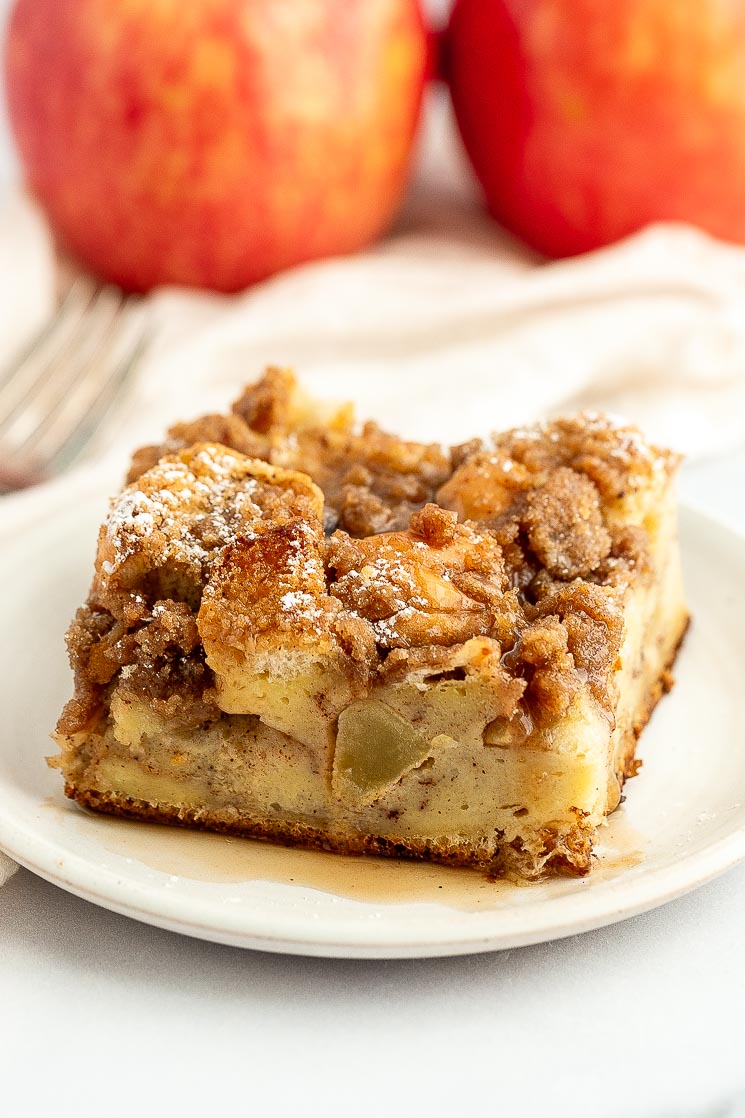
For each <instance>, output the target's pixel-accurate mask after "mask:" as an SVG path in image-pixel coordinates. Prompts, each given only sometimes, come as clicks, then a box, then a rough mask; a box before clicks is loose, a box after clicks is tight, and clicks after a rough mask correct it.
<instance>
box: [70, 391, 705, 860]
mask: <svg viewBox="0 0 745 1118" xmlns="http://www.w3.org/2000/svg"><path fill="white" fill-rule="evenodd" d="M677 465H678V460H677V458H676V456H675V455H673V454H671V453H669V452H667V451H664V450H659V449H657V448H655V447H651V446H650V445H649V444H648V443H646V442H645V441H644V439H643V438H642V437H641V435H640V434H639V433H638V432H637V431H636V430H634V429H632V428H628V427H620V426H616V425H614V424H612V423H611V422H609V421H608V420H607V419H604V418H602V417H600V416H597V415H587V414H585V415H579V416H575V417H570V418H568V419H560V420H556V421H555V422H551V423H546V424H543V425H539V426H535V427H529V428H525V429H521V430H516V431H509V432H507V433H506V434H501V435H496V436H494V437H493V438H492V439H491V440H489V441H488V442H474V443H471V444H468V445H467V446H462V447H456V448H453V449H452V450H449V451H448V450H443V449H442V448H441V447H438V446H427V445H422V444H419V443H412V442H404V441H402V440H400V439H397V438H395V437H393V436H391V435H388V434H386V433H384V432H383V431H381V430H380V429H379V428H378V427H376V426H375V425H374V424H367V425H365V426H364V427H362V428H357V427H356V426H354V424H353V420H352V416H351V413H350V411H349V409H342V410H341V411H336V412H334V411H333V410H329V409H326V410H323V409H320V408H315V407H314V406H313V405H311V404H310V403H309V402H308V401H307V400H305V399H304V398H303V397H302V395H301V394H300V392H299V391H298V389H297V386H296V384H295V381H294V379H293V378H292V376H291V375H290V374H288V373H285V372H280V371H276V370H271V371H269V372H268V373H267V374H265V376H264V377H263V378H262V380H260V381H259V382H258V383H257V384H255V385H253V386H251V387H249V388H248V389H247V390H246V392H244V394H243V395H242V397H241V398H240V399H239V400H238V401H237V403H236V404H235V405H234V406H233V409H232V411H231V412H230V413H229V414H228V415H211V416H206V417H204V418H202V419H200V420H197V421H196V422H194V423H189V424H180V425H178V426H176V427H174V428H172V430H171V431H170V432H169V435H168V438H167V440H166V442H165V443H163V445H161V446H159V447H146V448H144V449H142V450H141V451H138V453H137V454H136V455H135V458H134V461H133V466H132V470H131V473H130V477H129V484H128V485H127V487H126V488H125V489H124V491H123V492H122V493H121V494H120V495H119V496H118V497H116V498H114V500H113V501H112V506H111V511H110V513H109V516H108V518H107V520H106V522H105V523H104V525H103V527H102V528H101V532H100V535H99V541H98V556H97V560H96V569H95V576H94V580H93V585H92V588H91V592H90V596H89V599H88V602H87V604H86V605H85V606H84V607H83V608H82V609H81V610H79V612H78V614H77V616H76V618H75V620H74V621H73V624H72V626H71V629H70V632H69V635H68V643H69V648H70V655H71V659H72V664H73V667H74V669H75V681H76V682H75V695H74V697H73V698H72V699H71V700H70V702H69V703H68V704H67V706H66V708H65V710H64V712H63V714H62V716H61V718H60V721H59V725H58V727H57V732H56V738H57V741H58V742H59V744H60V746H61V747H62V753H61V755H60V756H59V757H57V758H55V759H54V760H53V762H52V763H53V764H55V765H57V766H59V767H60V768H61V769H62V772H63V774H64V778H65V790H66V792H67V795H68V796H71V797H72V798H74V799H76V800H77V801H78V802H79V803H81V804H84V805H86V806H88V807H91V808H94V809H96V810H98V811H105V812H110V813H114V814H117V815H125V816H131V817H134V818H140V819H150V820H161V821H163V822H167V823H178V824H182V825H186V826H194V827H201V828H207V829H210V830H218V831H225V832H230V833H234V834H239V835H247V836H254V837H260V838H268V839H274V840H276V841H279V842H286V843H296V844H299V845H305V846H315V847H322V848H324V849H328V850H335V851H344V852H359V853H378V854H390V855H396V856H406V857H412V858H428V859H433V860H436V861H441V862H449V863H452V864H457V865H474V864H475V865H479V866H483V867H486V868H487V869H488V870H489V871H490V872H492V873H494V874H510V875H518V876H521V877H526V878H532V877H536V876H538V875H540V874H541V873H544V872H569V873H577V874H582V873H586V872H587V870H588V869H589V867H590V860H591V853H592V845H593V840H594V838H595V835H596V830H597V828H598V826H599V825H600V824H602V823H603V821H604V819H605V818H606V816H607V814H608V813H609V812H611V811H613V809H614V808H615V807H616V806H617V804H618V802H619V798H620V794H621V787H622V785H623V782H624V779H625V778H626V777H627V776H629V775H632V774H633V773H634V772H635V770H636V764H637V763H636V762H635V760H634V752H635V747H636V740H637V738H638V736H639V733H640V732H641V730H642V729H643V727H644V725H645V723H646V721H647V719H648V718H649V716H650V713H651V711H652V709H653V708H654V706H655V704H656V702H657V700H658V699H659V697H660V695H661V694H662V692H663V691H664V690H666V689H667V688H668V687H669V685H670V682H671V680H670V675H669V669H670V667H671V665H672V663H673V660H674V659H675V653H676V650H677V648H678V646H679V644H680V641H681V639H682V637H683V634H684V632H685V628H686V625H687V620H688V618H687V612H686V607H685V603H684V598H683V589H682V582H681V575H680V565H679V556H678V544H677V536H676V513H675V504H674V494H673V480H674V476H675V473H676V469H677Z"/></svg>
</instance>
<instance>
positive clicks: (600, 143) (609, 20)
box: [448, 0, 745, 256]
mask: <svg viewBox="0 0 745 1118" xmlns="http://www.w3.org/2000/svg"><path fill="white" fill-rule="evenodd" d="M448 49H449V71H450V83H451V88H452V94H453V101H454V104H455V110H456V114H457V118H458V123H459V126H460V131H461V134H462V136H463V140H464V142H465V146H466V148H467V150H468V153H469V155H470V158H471V160H472V162H473V166H474V168H475V170H476V173H477V175H478V177H479V179H480V180H481V183H482V185H483V188H484V192H485V194H486V198H487V202H488V206H489V209H490V211H491V212H492V213H493V214H494V216H495V217H496V218H497V219H498V220H499V221H500V222H502V223H503V224H504V225H506V226H507V228H508V229H510V230H512V231H513V232H515V233H517V234H518V235H519V236H521V237H523V238H524V239H525V240H526V241H528V243H529V244H531V245H532V246H534V247H535V248H537V249H538V250H540V251H541V252H544V253H547V254H548V255H551V256H565V255H571V254H573V253H578V252H583V251H585V250H586V249H592V248H596V247H597V246H599V245H604V244H607V243H609V242H611V241H614V240H616V239H618V238H619V237H622V236H624V235H626V234H628V233H631V232H633V231H634V230H637V229H639V228H641V227H642V226H644V225H646V224H647V223H648V222H651V221H658V220H673V221H688V222H693V223H695V224H697V225H699V226H701V227H702V228H704V229H707V230H708V231H709V232H711V233H714V234H716V235H718V236H721V237H724V238H726V239H730V240H736V241H745V0H612V2H610V3H600V2H599V0H457V3H456V6H455V9H454V12H453V15H452V19H451V23H450V28H449V48H448Z"/></svg>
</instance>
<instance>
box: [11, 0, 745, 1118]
mask: <svg viewBox="0 0 745 1118" xmlns="http://www.w3.org/2000/svg"><path fill="white" fill-rule="evenodd" d="M7 7H8V3H7V0H0V26H1V25H2V20H3V16H4V13H5V11H6V10H7ZM16 173H17V172H16V165H15V161H14V159H13V156H12V154H11V149H10V143H9V139H8V136H7V130H4V125H3V118H2V113H0V187H2V186H6V185H7V184H8V183H10V182H12V181H13V178H14V176H15V174H16ZM682 490H683V496H684V497H685V498H688V499H690V500H692V501H694V502H696V503H698V504H701V505H702V506H703V507H705V508H707V509H708V510H709V511H711V512H712V513H714V514H719V515H723V516H725V517H727V518H728V519H730V520H731V521H734V522H736V523H739V526H740V527H741V529H742V530H743V531H745V501H743V496H742V494H743V492H745V451H741V452H740V453H738V454H735V455H730V456H728V457H727V458H726V459H721V460H718V461H710V462H708V463H706V464H704V465H697V466H695V467H693V466H691V467H687V468H686V469H685V471H684V476H683V484H682ZM744 944H745V866H741V867H739V868H737V869H734V870H732V871H730V872H729V873H728V874H726V875H725V876H724V877H722V878H720V879H719V880H718V881H716V882H714V883H712V884H710V885H708V886H706V887H704V888H702V889H700V890H698V891H697V892H696V893H694V894H692V895H690V896H688V897H685V898H683V899H681V900H678V901H675V902H673V903H671V904H669V905H667V906H665V907H664V908H662V909H659V910H657V911H655V912H651V913H648V914H646V915H643V916H639V917H636V918H634V919H632V920H628V921H626V922H625V923H622V924H619V925H616V926H615V927H610V928H606V929H603V930H601V931H597V932H592V933H589V934H586V935H583V936H578V937H574V938H572V939H568V940H563V941H559V942H556V943H548V944H544V945H542V946H537V947H530V948H523V949H520V950H514V951H509V952H504V953H495V954H490V955H482V956H472V957H466V958H462V959H457V958H456V959H443V960H431V961H426V960H424V961H407V962H345V961H324V960H319V959H302V958H293V957H283V956H280V955H268V954H260V953H256V952H248V951H241V950H238V949H233V948H228V947H220V946H216V945H212V944H209V943H203V942H199V941H197V940H190V939H187V938H184V937H179V936H177V935H174V934H171V933H168V932H163V931H159V930H157V929H155V928H150V927H147V926H145V925H143V924H138V923H136V922H135V921H133V920H129V919H126V918H125V917H121V916H116V915H114V914H112V913H109V912H106V911H104V910H102V909H98V908H96V907H95V906H93V905H91V904H88V903H87V902H85V901H81V900H78V899H77V898H76V897H73V896H70V895H68V894H66V893H64V892H63V891H62V890H60V889H57V888H55V887H54V886H52V885H49V884H47V883H46V882H44V881H42V880H40V879H38V878H36V877H34V876H33V875H32V874H30V873H28V872H27V871H25V870H21V871H19V872H18V874H17V875H16V876H15V877H14V878H13V879H12V880H11V881H10V883H9V884H8V885H7V886H5V887H4V888H2V889H0V1114H3V1115H8V1116H15V1115H29V1116H32V1118H35V1116H36V1115H42V1114H43V1115H46V1114H48V1113H49V1114H54V1115H57V1116H64V1115H67V1114H70V1115H72V1114H75V1115H81V1114H82V1115H88V1114H94V1113H97V1112H99V1111H100V1112H102V1113H104V1114H106V1115H108V1116H112V1118H113V1116H117V1115H125V1114H126V1115H132V1114H133V1113H135V1114H137V1113H141V1114H145V1115H147V1114H156V1113H158V1114H167V1113H168V1114H171V1113H172V1114H180V1115H191V1114H194V1115H197V1114H199V1115H202V1114H224V1113H226V1112H228V1111H229V1112H230V1113H235V1114H241V1115H242V1114H260V1113H271V1114H275V1115H284V1114H289V1113H291V1112H293V1113H298V1112H299V1113H307V1114H310V1115H316V1114H319V1115H320V1114H324V1115H336V1114H339V1115H341V1114H344V1115H347V1114H351V1115H355V1116H359V1115H367V1114H370V1115H372V1114H375V1115H377V1114H380V1113H382V1112H384V1111H387V1112H389V1113H391V1114H394V1115H397V1114H404V1113H411V1114H415V1115H419V1114H422V1115H432V1116H437V1115H459V1116H460V1115H464V1116H466V1115H471V1114H474V1113H476V1112H477V1111H483V1112H485V1113H487V1114H500V1115H505V1116H509V1118H511V1116H512V1115H518V1114H519V1115H525V1116H528V1118H532V1116H533V1115H535V1116H543V1115H551V1118H561V1116H563V1115H574V1116H578V1118H584V1116H585V1115H603V1116H604V1115H608V1116H618V1118H629V1116H633V1118H636V1116H638V1118H646V1116H649V1118H688V1116H691V1118H693V1116H696V1118H740V1116H745V1043H744V1038H743V1024H742V1022H743V1012H744V1010H743V1007H744V1006H745V952H744V950H743V945H744Z"/></svg>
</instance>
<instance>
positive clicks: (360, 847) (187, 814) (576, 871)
mask: <svg viewBox="0 0 745 1118" xmlns="http://www.w3.org/2000/svg"><path fill="white" fill-rule="evenodd" d="M65 795H66V796H67V797H68V798H69V799H71V800H75V801H76V802H77V803H79V804H80V805H81V806H82V807H87V808H89V809H90V810H91V811H95V812H98V813H99V814H102V815H114V816H119V817H121V818H125V819H137V820H140V821H141V822H143V823H160V824H165V825H166V826H174V827H188V828H190V829H192V830H198V831H210V832H214V833H217V834H223V835H235V836H236V837H238V838H248V839H258V840H260V841H264V842H274V843H279V844H280V845H282V846H299V847H303V848H306V849H308V848H309V849H311V850H325V851H328V852H329V853H332V854H348V855H355V856H356V855H378V856H382V857H386V858H410V859H414V860H416V861H426V862H436V863H439V864H440V865H448V866H461V867H464V868H469V867H470V868H473V867H477V868H480V869H483V870H486V871H487V872H488V874H489V877H490V878H495V879H496V878H500V877H512V876H518V877H521V878H522V877H526V876H530V866H532V865H533V864H534V862H535V861H536V860H538V861H541V862H542V863H543V866H544V872H549V873H551V874H566V875H568V876H573V877H582V876H584V875H585V874H587V873H588V872H589V870H590V866H591V855H592V838H593V833H594V828H593V827H590V826H589V825H587V824H585V823H584V821H583V820H582V819H581V818H578V819H577V821H576V825H575V826H574V827H573V828H572V829H571V830H570V831H569V832H567V833H561V834H560V833H558V832H557V831H554V830H552V829H551V828H545V830H544V832H543V833H542V836H541V838H542V841H543V850H542V851H541V852H540V853H539V854H536V853H532V854H530V855H526V854H525V852H524V851H523V849H522V845H521V843H520V842H519V841H516V842H513V843H508V844H505V845H503V846H501V847H498V849H497V853H496V854H494V853H490V854H483V855H481V856H479V854H478V852H477V851H474V848H473V844H472V843H466V842H464V843H457V842H437V841H436V840H429V839H427V840H423V841H417V840H415V839H411V838H408V837H407V838H404V837H403V836H399V837H393V838H387V837H384V836H381V835H366V834H351V833H349V834H334V833H331V832H329V831H325V830H320V829H318V828H315V827H310V826H308V825H307V824H304V823H284V822H282V821H280V820H276V819H265V820H240V821H230V820H228V819H225V818H221V817H220V816H219V815H218V814H216V813H214V812H210V811H203V810H201V809H194V808H190V807H180V808H177V807H171V806H167V807H156V806H154V805H153V804H150V803H147V802H146V801H144V800H133V799H130V798H129V797H127V796H122V795H120V794H119V793H117V792H98V791H96V790H95V789H90V788H82V789H78V788H76V787H75V786H74V785H72V784H70V783H67V784H66V785H65ZM526 871H527V872H526Z"/></svg>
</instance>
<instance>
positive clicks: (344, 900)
mask: <svg viewBox="0 0 745 1118" xmlns="http://www.w3.org/2000/svg"><path fill="white" fill-rule="evenodd" d="M34 508H35V512H34V515H33V517H31V518H30V519H29V518H27V519H26V522H25V523H24V524H23V527H22V528H21V529H16V530H15V531H13V532H9V531H8V530H7V527H6V530H5V531H4V532H3V534H2V536H1V537H0V586H2V587H3V595H4V598H5V605H4V609H3V618H2V623H3V634H2V648H1V650H0V710H2V723H1V729H0V848H2V849H4V850H5V851H6V852H7V853H8V854H10V855H11V856H12V857H13V858H15V859H16V860H17V861H19V862H21V863H22V864H23V865H25V866H27V867H28V868H29V869H31V870H33V871H34V872H35V873H38V874H40V875H41V876H42V877H45V878H47V879H48V880H49V881H52V882H54V883H55V884H57V885H59V886H61V887H62V888H64V889H68V890H69V891H70V892H72V893H76V894H78V895H79V896H81V897H85V898H86V899H87V900H89V901H93V902H94V903H96V904H100V905H103V906H105V907H106V908H110V909H113V910H114V911H116V912H121V913H124V914H126V915H128V916H132V917H134V918H136V919H139V920H144V921H146V922H149V923H152V924H157V925H159V926H160V927H163V928H169V929H171V930H174V931H178V932H184V933H186V934H188V935H193V936H199V937H202V938H204V939H210V940H215V941H218V942H221V943H230V944H236V945H239V946H243V947H254V948H262V949H265V950H269V951H287V952H294V953H297V954H308V955H329V956H348V957H354V956H357V957H380V958H382V957H404V956H427V955H451V954H461V953H466V952H476V951H490V950H496V949H499V948H506V947H515V946H518V945H520V944H527V943H536V942H539V941H542V940H548V939H554V938H557V937H560V936H567V935H571V934H574V933H576V932H582V931H586V930H588V929H590V928H596V927H600V926H602V925H604V924H610V923H612V922H613V921H616V920H621V919H623V918H625V917H628V916H632V915H634V914H635V913H638V912H642V911H644V910H646V909H649V908H652V907H654V906H656V905H659V904H663V903H664V902H665V901H668V900H671V899H672V898H673V897H677V896H679V895H680V894H682V893H685V892H687V891H688V890H690V889H693V888H695V887H696V886H697V885H700V884H702V883H703V882H705V881H708V880H710V879H711V878H712V877H714V876H716V875H717V874H720V873H722V872H723V871H724V870H726V869H727V868H728V867H730V866H732V865H733V864H734V863H735V862H737V861H739V860H740V859H743V858H745V729H744V727H745V721H744V720H743V718H742V716H741V712H740V709H739V702H740V699H741V698H742V696H743V679H744V678H745V633H744V632H743V626H742V620H743V617H744V616H745V608H744V597H745V595H744V592H743V571H745V540H743V539H741V538H740V537H738V536H737V535H735V534H733V533H732V532H730V531H729V530H727V529H726V528H723V527H721V526H720V525H718V524H716V523H714V522H713V521H710V520H708V519H707V518H705V517H704V516H702V515H701V514H698V513H694V512H692V511H687V510H684V511H683V513H682V524H681V528H682V541H683V551H684V558H685V566H686V580H687V587H688V594H689V598H690V602H691V606H692V610H693V615H694V624H693V627H692V630H691V632H690V635H689V637H688V640H687V642H686V645H685V647H684V649H683V652H682V654H681V657H680V660H679V663H678V669H677V673H676V674H677V678H678V682H677V686H676V687H675V689H674V691H673V693H672V694H671V695H670V696H668V697H667V698H666V699H665V700H664V701H663V702H662V704H661V705H660V707H659V708H658V710H657V712H656V713H655V716H654V718H653V720H652V722H651V724H650V726H649V728H648V729H647V731H646V732H645V734H644V736H643V738H642V743H641V756H642V758H643V759H644V768H643V771H642V774H641V776H640V777H638V778H637V779H635V780H633V781H630V782H629V784H628V785H627V789H626V790H627V800H626V804H625V806H624V807H623V808H622V810H621V811H620V812H618V813H616V815H615V816H614V818H613V820H612V822H611V823H610V825H609V826H608V828H607V829H606V832H605V835H604V842H603V846H602V849H601V852H600V857H599V859H598V862H597V865H596V866H595V868H594V870H593V872H592V873H591V875H590V876H589V877H587V878H585V879H581V880H568V879H559V880H556V881H549V882H546V883H542V884H538V885H532V886H524V887H518V886H512V885H507V884H497V885H494V884H489V883H488V882H486V881H484V880H483V879H482V878H481V877H480V876H479V875H477V874H474V873H471V872H469V871H462V870H451V869H444V868H439V867H434V866H425V865H417V864H415V863H403V862H387V861H384V860H382V859H380V860H376V859H356V858H338V857H335V856H334V855H328V854H315V853H310V852H306V851H291V850H289V851H288V850H284V849H282V848H279V847H272V846H268V845H264V844H261V843H253V842H247V841H243V840H237V839H234V840H230V839H226V838H223V837H221V836H216V835H201V834H195V833H190V832H182V831H177V830H173V829H171V828H165V827H162V828H161V827H151V826H145V825H141V824H137V823H128V822H123V821H119V820H111V819H106V818H103V817H99V816H94V815H92V814H89V813H87V812H83V811H81V810H79V809H78V808H77V807H75V806H74V805H72V804H70V803H69V802H68V801H66V800H65V799H64V797H63V795H62V790H61V782H60V777H59V774H58V773H56V772H52V771H50V770H49V769H48V768H47V767H46V765H45V764H44V756H45V754H47V753H49V752H50V751H51V750H52V743H50V741H49V739H48V733H49V730H50V728H51V727H52V725H53V724H54V722H55V719H56V716H57V714H58V711H59V709H60V707H61V705H62V703H63V701H64V700H65V698H66V697H67V696H68V694H69V691H70V678H69V672H68V670H67V669H66V667H65V657H64V650H63V641H62V634H63V632H64V630H65V627H66V625H67V623H68V621H69V618H70V616H71V614H72V613H73V611H74V609H75V608H76V606H77V605H78V604H79V603H80V602H81V601H82V599H83V597H84V594H85V592H86V589H87V584H88V581H89V576H90V572H91V568H92V556H93V548H94V540H95V533H96V528H97V525H98V523H99V521H100V519H101V516H102V513H103V511H104V509H105V501H104V499H103V498H102V496H101V493H100V483H96V482H95V480H94V481H93V482H92V481H91V480H90V478H89V479H88V480H86V479H85V478H78V479H77V480H76V481H75V482H72V483H71V484H70V485H69V486H68V487H67V488H60V487H56V488H55V489H54V491H53V492H52V493H50V496H49V500H48V501H46V502H45V501H44V500H41V501H39V500H37V501H35V502H34Z"/></svg>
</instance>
